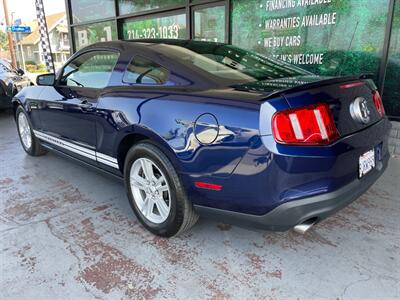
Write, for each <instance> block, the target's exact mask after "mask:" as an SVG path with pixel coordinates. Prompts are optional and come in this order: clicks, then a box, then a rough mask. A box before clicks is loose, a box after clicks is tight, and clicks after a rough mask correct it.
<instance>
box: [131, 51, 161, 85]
mask: <svg viewBox="0 0 400 300" xmlns="http://www.w3.org/2000/svg"><path fill="white" fill-rule="evenodd" d="M168 74H169V73H168V70H167V69H165V68H163V67H161V66H160V65H158V64H156V63H154V62H152V61H150V60H148V59H146V58H143V57H140V56H136V57H135V58H133V59H132V61H131V62H130V64H129V65H128V68H127V69H126V72H125V74H124V77H123V81H124V82H126V83H137V84H164V83H165V82H166V81H167V79H168Z"/></svg>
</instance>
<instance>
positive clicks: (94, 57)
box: [59, 51, 119, 88]
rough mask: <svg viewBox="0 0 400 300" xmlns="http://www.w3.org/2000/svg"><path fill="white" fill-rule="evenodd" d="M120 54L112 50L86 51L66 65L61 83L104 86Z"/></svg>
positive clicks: (92, 86) (94, 86) (95, 86)
mask: <svg viewBox="0 0 400 300" xmlns="http://www.w3.org/2000/svg"><path fill="white" fill-rule="evenodd" d="M118 56H119V54H118V53H116V52H112V51H90V52H87V53H84V54H82V55H80V56H78V57H77V58H75V59H74V60H73V61H71V62H70V63H69V64H68V65H66V66H65V67H64V70H63V73H62V75H61V78H60V81H59V84H60V85H64V86H71V87H73V86H79V87H88V88H104V87H106V86H107V84H108V82H109V80H110V77H111V73H112V71H113V69H114V67H115V64H116V63H117V60H118Z"/></svg>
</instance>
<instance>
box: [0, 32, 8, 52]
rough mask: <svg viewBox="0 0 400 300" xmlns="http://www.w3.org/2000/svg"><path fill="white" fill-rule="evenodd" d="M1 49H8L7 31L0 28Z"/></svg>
mask: <svg viewBox="0 0 400 300" xmlns="http://www.w3.org/2000/svg"><path fill="white" fill-rule="evenodd" d="M0 49H3V50H8V38H7V33H5V32H4V31H1V30H0Z"/></svg>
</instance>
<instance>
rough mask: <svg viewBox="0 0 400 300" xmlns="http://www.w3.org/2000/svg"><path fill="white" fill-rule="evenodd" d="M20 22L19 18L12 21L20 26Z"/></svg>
mask: <svg viewBox="0 0 400 300" xmlns="http://www.w3.org/2000/svg"><path fill="white" fill-rule="evenodd" d="M21 24H22V20H21V19H16V20H15V21H14V25H17V26H20V25H21Z"/></svg>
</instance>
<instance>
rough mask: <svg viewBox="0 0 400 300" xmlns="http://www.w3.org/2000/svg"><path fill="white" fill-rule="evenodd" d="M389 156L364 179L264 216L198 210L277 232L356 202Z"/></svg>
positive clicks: (220, 219) (210, 209)
mask: <svg viewBox="0 0 400 300" xmlns="http://www.w3.org/2000/svg"><path fill="white" fill-rule="evenodd" d="M388 162H389V155H386V156H385V157H384V158H383V159H382V161H379V162H378V163H377V166H376V168H375V169H374V170H372V171H371V172H370V173H369V174H367V175H366V176H365V177H364V178H361V179H356V180H354V181H352V182H351V183H349V184H347V185H345V186H343V187H341V188H340V189H338V190H336V191H333V192H329V193H324V194H320V195H317V196H313V197H308V198H303V199H299V200H293V201H289V202H285V203H283V204H281V205H279V206H277V207H275V208H274V209H273V210H271V211H270V212H268V213H266V214H264V215H251V214H244V213H239V212H233V211H227V210H222V209H216V208H211V207H204V206H196V205H195V209H196V211H197V212H198V213H199V214H200V215H202V216H204V217H207V218H212V219H216V220H218V221H220V222H225V223H230V224H237V225H241V226H251V227H258V228H262V229H268V230H273V231H286V230H288V229H291V228H293V227H294V226H296V225H298V224H301V223H303V222H305V221H307V220H309V219H312V218H316V219H317V221H320V220H323V219H325V218H327V217H328V216H330V215H332V214H334V213H335V212H337V211H339V210H340V209H342V208H344V207H345V206H347V205H349V204H350V203H352V202H353V201H354V200H356V199H357V198H358V197H360V196H361V195H362V194H363V193H364V192H366V191H367V190H368V189H369V187H370V186H371V185H372V184H373V183H374V182H375V181H376V180H377V179H378V178H379V177H380V176H381V175H382V174H383V172H384V171H385V169H386V168H387V166H388Z"/></svg>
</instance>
